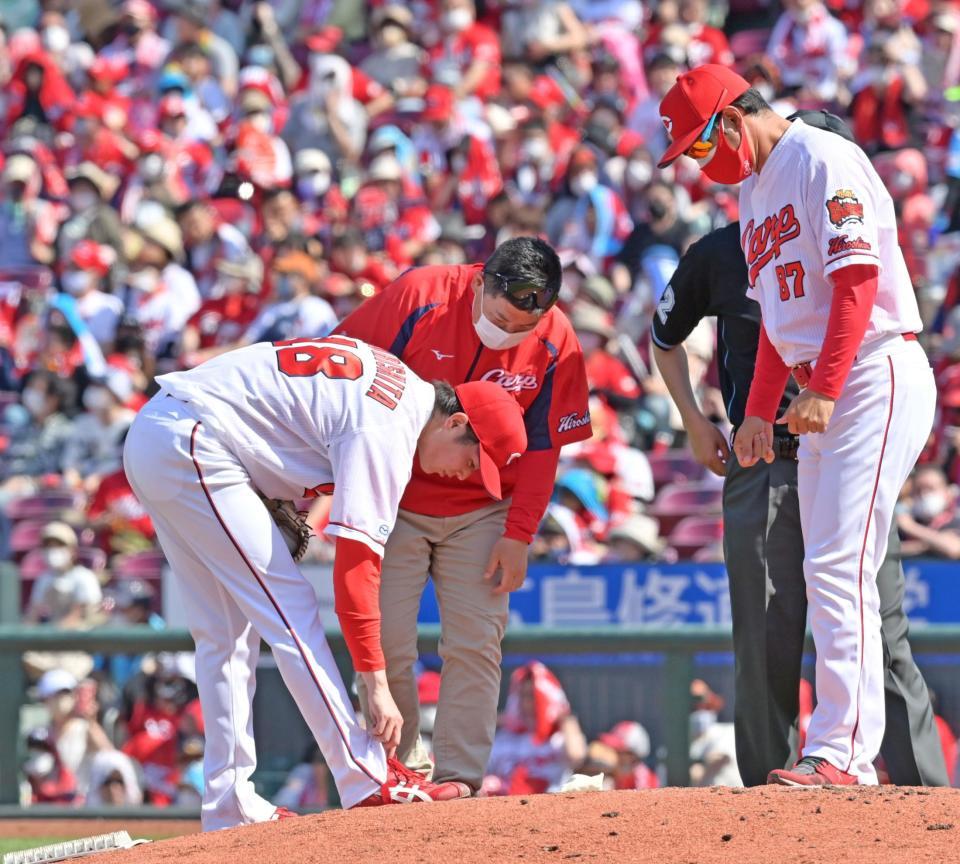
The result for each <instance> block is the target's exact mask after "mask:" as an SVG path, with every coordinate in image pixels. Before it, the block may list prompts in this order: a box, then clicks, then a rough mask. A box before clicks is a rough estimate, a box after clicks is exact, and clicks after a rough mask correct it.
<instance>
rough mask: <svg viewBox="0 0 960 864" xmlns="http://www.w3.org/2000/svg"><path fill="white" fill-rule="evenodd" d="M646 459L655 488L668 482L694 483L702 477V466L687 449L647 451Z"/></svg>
mask: <svg viewBox="0 0 960 864" xmlns="http://www.w3.org/2000/svg"><path fill="white" fill-rule="evenodd" d="M647 460H648V461H649V462H650V470H651V471H652V472H653V483H654V485H655V486H656V487H657V489H659V488H660V487H661V486H666V485H668V484H670V483H695V482H697V481H698V480H701V479H702V478H703V474H704V468H703V466H702V465H700V463H698V462H697V460H696V459H694V458H693V455H692V454H691V453H690V451H689V450H664V451H663V452H662V453H647Z"/></svg>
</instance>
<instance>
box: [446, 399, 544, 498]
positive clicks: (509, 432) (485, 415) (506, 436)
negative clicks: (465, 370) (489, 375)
mask: <svg viewBox="0 0 960 864" xmlns="http://www.w3.org/2000/svg"><path fill="white" fill-rule="evenodd" d="M453 389H454V390H455V391H456V393H457V398H459V400H460V404H461V405H463V410H464V413H465V414H466V415H467V417H468V418H469V420H470V428H471V429H473V431H474V434H476V436H477V438H479V439H480V477H481V479H482V480H483V485H484V487H486V490H487V492H489V493H490V494H491V495H492V496H493V497H494V498H496V499H497V500H498V501H499V500H500V499H501V498H503V493H502V492H501V489H500V469H501V468H506V467H507V465H509V464H510V463H511V462H513V460H514V459H519V458H520V456H521V455H522V454H523V452H524V450H526V449H527V430H526V429H525V428H524V426H523V411H522V410H521V409H520V405H519V403H518V402H517V400H516V399H514V398H513V397H512V396H511V395H510V394H509V393H507V391H506V390H504V389H503V388H502V387H501V386H500V385H499V384H494V383H493V382H492V381H469V382H467V383H466V384H460V385H459V386H457V387H454V388H453Z"/></svg>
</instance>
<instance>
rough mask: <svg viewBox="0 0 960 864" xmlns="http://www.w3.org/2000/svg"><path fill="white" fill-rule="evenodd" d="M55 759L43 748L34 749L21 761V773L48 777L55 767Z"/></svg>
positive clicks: (29, 775)
mask: <svg viewBox="0 0 960 864" xmlns="http://www.w3.org/2000/svg"><path fill="white" fill-rule="evenodd" d="M56 764H57V760H56V759H54V758H53V754H52V753H47V752H46V751H45V750H41V751H36V750H35V751H34V752H33V753H31V754H30V758H29V759H27V761H26V762H24V763H23V773H24V774H26V775H27V776H28V777H48V776H49V775H50V774H51V773H52V772H53V769H54V768H55V767H56Z"/></svg>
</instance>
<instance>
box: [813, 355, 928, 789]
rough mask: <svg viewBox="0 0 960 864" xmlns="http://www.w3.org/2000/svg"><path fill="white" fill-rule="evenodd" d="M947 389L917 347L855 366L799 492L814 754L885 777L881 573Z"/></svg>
mask: <svg viewBox="0 0 960 864" xmlns="http://www.w3.org/2000/svg"><path fill="white" fill-rule="evenodd" d="M934 403H935V388H934V385H933V377H932V373H931V372H930V369H929V365H928V364H927V362H926V358H925V356H924V354H923V352H922V350H920V348H919V346H918V345H917V344H916V343H908V342H903V343H897V344H895V345H894V346H893V347H892V348H891V349H890V351H889V353H885V354H881V355H874V356H871V357H869V358H868V359H867V360H865V361H862V362H858V363H855V364H854V367H853V369H852V370H851V373H850V376H849V378H848V379H847V383H846V386H845V388H844V391H843V393H842V395H841V396H840V399H839V400H838V401H837V405H836V409H835V411H834V413H833V417H832V419H831V421H830V426H829V428H828V429H827V431H826V432H825V433H824V434H822V435H810V436H804V440H803V443H802V445H801V450H800V471H799V478H798V482H799V494H800V508H801V521H802V524H803V534H804V545H805V549H806V557H805V560H804V575H805V579H806V583H807V600H808V606H809V618H810V627H811V630H812V631H813V638H814V643H815V645H816V651H817V665H816V675H817V680H816V692H817V705H816V708H815V709H814V712H813V716H812V717H811V720H810V726H809V728H808V730H807V742H806V746H805V747H804V751H803V755H805V756H820V757H822V758H825V759H827V760H828V761H829V762H830V763H831V764H832V765H834V766H835V767H837V768H840V769H841V770H843V771H847V772H849V773H852V774H855V775H856V776H857V778H858V780H859V781H860V782H861V783H876V782H877V776H876V771H875V770H874V767H873V760H874V759H875V758H876V756H877V754H878V753H879V751H880V744H881V741H882V739H883V731H884V723H885V717H884V695H883V645H882V641H881V633H880V625H881V622H880V600H879V595H878V593H877V586H876V575H877V570H878V569H879V567H880V565H881V563H882V562H883V559H884V557H885V555H886V546H887V536H888V533H889V530H890V524H891V520H892V519H893V510H894V506H895V505H896V501H897V497H898V495H899V493H900V489H901V487H902V486H903V483H904V481H905V480H906V478H907V476H908V475H909V473H910V470H911V469H912V467H913V464H914V462H915V461H916V458H917V456H918V455H919V453H920V451H921V449H922V447H923V444H924V442H925V441H926V439H927V436H928V434H929V430H930V426H931V424H932V421H933V410H934Z"/></svg>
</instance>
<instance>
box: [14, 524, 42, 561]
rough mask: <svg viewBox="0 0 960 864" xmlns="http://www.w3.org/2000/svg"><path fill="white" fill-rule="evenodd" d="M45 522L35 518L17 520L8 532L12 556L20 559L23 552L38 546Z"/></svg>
mask: <svg viewBox="0 0 960 864" xmlns="http://www.w3.org/2000/svg"><path fill="white" fill-rule="evenodd" d="M45 524H46V523H45V522H40V521H38V520H35V519H29V520H25V521H23V522H18V523H17V524H16V525H14V526H13V530H12V531H11V532H10V551H11V552H12V553H13V554H14V558H16V559H18V560H19V559H21V558H23V556H24V554H25V553H27V552H30V551H31V550H33V549H39V548H40V534H41V533H42V531H43V526H44V525H45Z"/></svg>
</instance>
